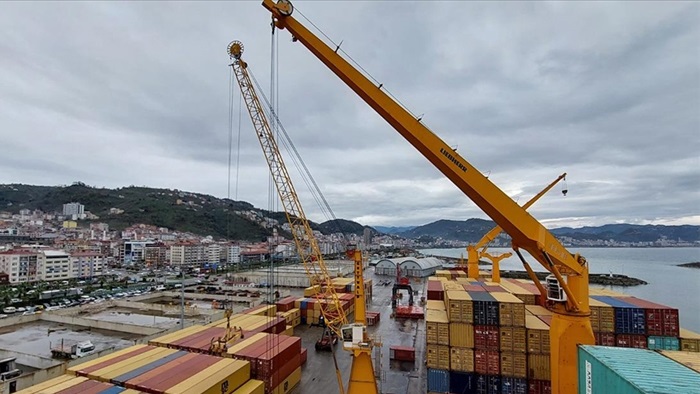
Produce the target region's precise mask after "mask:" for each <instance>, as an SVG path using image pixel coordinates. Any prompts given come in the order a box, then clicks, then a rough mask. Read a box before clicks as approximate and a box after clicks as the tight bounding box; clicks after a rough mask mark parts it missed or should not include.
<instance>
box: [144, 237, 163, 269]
mask: <svg viewBox="0 0 700 394" xmlns="http://www.w3.org/2000/svg"><path fill="white" fill-rule="evenodd" d="M168 249H169V248H168V245H166V244H164V243H163V242H155V243H153V244H150V245H146V251H145V253H146V254H145V256H144V260H145V262H146V265H147V266H149V267H154V268H158V267H162V266H164V265H165V264H167V263H168V261H169V260H168Z"/></svg>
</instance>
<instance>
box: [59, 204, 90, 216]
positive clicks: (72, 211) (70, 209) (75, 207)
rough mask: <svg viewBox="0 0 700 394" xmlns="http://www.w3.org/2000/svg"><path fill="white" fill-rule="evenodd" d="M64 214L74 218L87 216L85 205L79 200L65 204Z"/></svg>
mask: <svg viewBox="0 0 700 394" xmlns="http://www.w3.org/2000/svg"><path fill="white" fill-rule="evenodd" d="M63 216H66V217H69V218H73V220H77V219H84V218H85V206H84V205H83V204H81V203H79V202H69V203H68V204H63Z"/></svg>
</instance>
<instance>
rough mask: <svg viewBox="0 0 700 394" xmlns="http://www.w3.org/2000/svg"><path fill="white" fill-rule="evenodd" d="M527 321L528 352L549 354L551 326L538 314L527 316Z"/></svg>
mask: <svg viewBox="0 0 700 394" xmlns="http://www.w3.org/2000/svg"><path fill="white" fill-rule="evenodd" d="M525 321H526V323H525V325H526V326H525V327H526V329H527V352H528V353H536V354H548V353H549V345H550V342H549V326H548V325H546V324H545V323H544V322H543V321H542V320H540V319H539V318H538V317H537V316H525ZM613 339H614V338H613Z"/></svg>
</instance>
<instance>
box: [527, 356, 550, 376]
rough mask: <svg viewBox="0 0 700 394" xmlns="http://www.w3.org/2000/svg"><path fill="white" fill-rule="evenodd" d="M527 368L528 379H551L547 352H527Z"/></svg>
mask: <svg viewBox="0 0 700 394" xmlns="http://www.w3.org/2000/svg"><path fill="white" fill-rule="evenodd" d="M527 369H528V373H527V378H528V379H538V380H552V372H551V370H550V360H549V354H528V355H527Z"/></svg>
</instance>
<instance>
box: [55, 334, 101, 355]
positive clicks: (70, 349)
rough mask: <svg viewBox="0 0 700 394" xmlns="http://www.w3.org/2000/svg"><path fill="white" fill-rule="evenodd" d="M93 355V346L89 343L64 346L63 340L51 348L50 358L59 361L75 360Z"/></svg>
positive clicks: (83, 342)
mask: <svg viewBox="0 0 700 394" xmlns="http://www.w3.org/2000/svg"><path fill="white" fill-rule="evenodd" d="M93 353H95V345H93V344H92V342H90V341H82V342H78V343H73V344H66V343H65V342H64V340H63V339H61V343H60V344H59V345H56V346H51V356H53V357H54V358H60V359H76V358H81V357H85V356H88V355H90V354H93Z"/></svg>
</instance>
